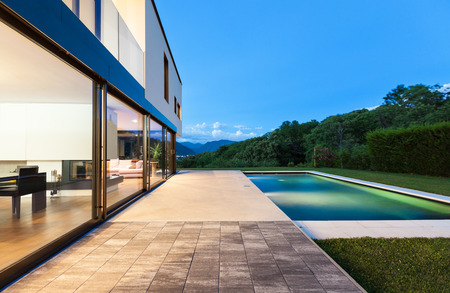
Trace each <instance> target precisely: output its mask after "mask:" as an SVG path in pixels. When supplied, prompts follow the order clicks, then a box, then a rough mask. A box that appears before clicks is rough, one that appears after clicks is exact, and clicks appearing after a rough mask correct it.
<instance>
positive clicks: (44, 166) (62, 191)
mask: <svg viewBox="0 0 450 293" xmlns="http://www.w3.org/2000/svg"><path fill="white" fill-rule="evenodd" d="M0 35H1V36H2V41H1V43H2V45H1V46H0V137H1V143H0V227H1V234H0V271H3V270H4V269H5V268H7V267H8V266H10V265H12V264H14V263H15V262H17V261H19V260H20V259H22V258H24V257H26V256H28V255H30V254H32V253H34V252H35V251H37V250H38V249H40V248H43V247H44V246H46V245H47V244H49V243H51V242H53V241H55V240H56V239H58V238H59V237H61V236H63V235H65V234H67V233H68V232H70V231H72V230H73V229H75V228H77V227H79V226H80V225H82V224H84V223H86V222H88V221H90V220H92V206H93V197H92V149H93V147H92V128H93V118H92V117H93V102H92V101H93V94H92V92H93V90H92V87H93V82H92V80H91V79H89V78H87V77H86V76H85V75H83V74H81V73H79V72H78V71H76V70H75V69H73V68H72V67H70V66H68V65H67V64H66V63H64V62H63V61H61V60H60V59H58V58H56V57H55V56H54V55H52V54H50V53H49V52H47V51H46V50H44V49H43V48H42V47H40V46H38V45H36V44H35V43H33V42H32V41H30V40H29V39H27V38H25V37H24V36H22V35H21V34H19V33H18V32H17V31H15V30H13V29H11V28H10V27H9V26H8V25H6V24H4V23H2V22H0ZM94 206H95V205H94Z"/></svg>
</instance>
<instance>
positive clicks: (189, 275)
mask: <svg viewBox="0 0 450 293" xmlns="http://www.w3.org/2000/svg"><path fill="white" fill-rule="evenodd" d="M362 291H363V290H362V289H361V288H360V287H359V286H358V285H356V283H354V281H352V280H351V279H349V278H348V277H347V276H346V274H344V273H343V272H342V271H341V270H340V269H339V268H338V267H337V266H336V265H335V264H334V263H333V262H332V261H331V260H330V259H329V258H328V257H327V256H325V255H324V254H323V252H322V251H321V250H320V249H318V248H317V246H315V244H314V243H312V242H311V240H310V239H308V238H307V236H305V235H304V234H303V233H302V232H301V231H300V230H299V229H298V227H296V226H295V224H294V223H292V222H290V221H204V222H202V221H200V222H199V221H196V222H192V221H177V222H170V221H169V222H166V221H147V222H107V223H105V224H103V225H102V226H100V227H99V228H97V229H95V230H93V231H92V232H91V233H89V234H88V235H86V236H85V237H83V238H82V239H80V240H79V241H77V242H76V243H74V244H73V245H71V246H70V247H69V248H68V249H66V250H64V251H62V252H61V253H59V254H58V255H56V256H55V257H53V258H52V259H50V260H49V261H47V262H46V263H44V264H42V265H41V266H40V267H38V268H36V269H35V270H34V271H32V272H31V273H29V274H28V275H26V276H24V277H23V278H22V279H19V280H18V281H17V282H16V283H14V284H12V285H11V286H10V287H8V288H6V289H5V291H4V292H5V293H9V292H27V293H29V292H58V293H59V292H95V293H100V292H253V293H254V292H271V293H272V292H362Z"/></svg>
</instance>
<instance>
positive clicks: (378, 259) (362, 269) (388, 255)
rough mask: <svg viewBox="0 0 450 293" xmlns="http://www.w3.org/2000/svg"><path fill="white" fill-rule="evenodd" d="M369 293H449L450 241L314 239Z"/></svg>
mask: <svg viewBox="0 0 450 293" xmlns="http://www.w3.org/2000/svg"><path fill="white" fill-rule="evenodd" d="M316 243H317V244H318V245H319V246H320V247H321V248H322V249H323V250H325V252H326V253H327V254H328V255H330V256H331V257H332V258H333V259H334V260H335V261H336V262H337V263H338V264H339V265H340V266H341V267H342V268H343V269H344V270H345V271H347V273H349V274H350V275H351V276H352V277H353V278H354V279H355V280H356V281H357V282H358V283H359V284H360V285H361V286H362V287H363V288H364V289H366V290H367V291H368V292H450V291H449V284H450V261H449V260H450V238H369V237H364V238H351V239H343V238H339V239H327V240H316Z"/></svg>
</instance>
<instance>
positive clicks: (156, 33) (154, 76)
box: [145, 0, 183, 135]
mask: <svg viewBox="0 0 450 293" xmlns="http://www.w3.org/2000/svg"><path fill="white" fill-rule="evenodd" d="M145 34H146V40H145V48H146V50H145V98H146V99H147V100H148V101H150V103H151V104H152V105H153V106H155V107H156V109H158V110H159V111H160V112H161V113H162V114H163V115H164V116H165V117H166V118H167V119H169V121H170V122H172V123H173V124H174V125H175V126H176V127H177V135H181V134H182V132H181V120H180V119H179V118H178V116H177V115H176V114H175V111H174V97H176V98H177V101H178V103H180V106H181V108H183V104H182V96H181V82H180V80H179V79H178V75H177V72H176V69H175V65H174V60H173V59H172V56H171V54H170V51H169V48H168V46H167V43H166V41H165V38H164V35H163V33H162V28H161V26H160V25H159V22H158V18H157V16H156V12H155V10H154V9H153V4H152V2H151V0H146V2H145ZM164 54H166V57H167V60H168V61H169V103H167V101H166V100H165V99H164ZM181 113H183V111H181ZM181 118H183V117H181Z"/></svg>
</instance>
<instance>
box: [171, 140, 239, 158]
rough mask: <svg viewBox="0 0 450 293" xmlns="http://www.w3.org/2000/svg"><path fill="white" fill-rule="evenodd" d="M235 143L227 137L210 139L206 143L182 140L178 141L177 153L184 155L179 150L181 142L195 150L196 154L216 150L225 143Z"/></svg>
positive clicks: (185, 146) (187, 147)
mask: <svg viewBox="0 0 450 293" xmlns="http://www.w3.org/2000/svg"><path fill="white" fill-rule="evenodd" d="M233 143H235V141H231V140H226V139H222V140H216V141H210V142H207V143H205V144H201V143H192V142H180V143H178V142H177V155H182V154H181V152H178V145H179V144H180V145H182V146H183V147H184V148H186V149H189V150H190V151H193V152H194V154H201V153H203V152H214V151H216V150H217V149H218V148H220V147H221V146H223V145H229V144H233ZM186 155H187V154H186ZM183 156H184V155H183Z"/></svg>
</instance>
